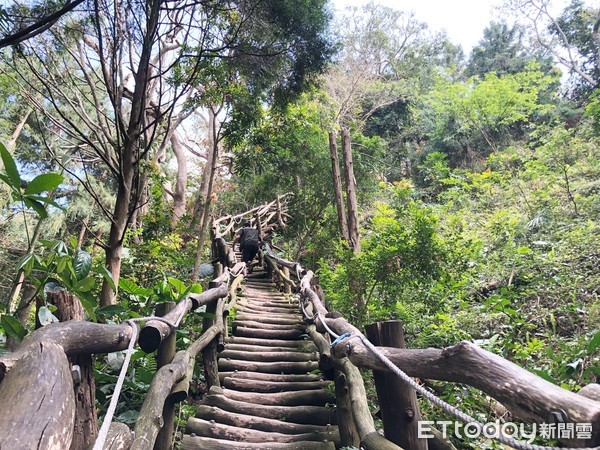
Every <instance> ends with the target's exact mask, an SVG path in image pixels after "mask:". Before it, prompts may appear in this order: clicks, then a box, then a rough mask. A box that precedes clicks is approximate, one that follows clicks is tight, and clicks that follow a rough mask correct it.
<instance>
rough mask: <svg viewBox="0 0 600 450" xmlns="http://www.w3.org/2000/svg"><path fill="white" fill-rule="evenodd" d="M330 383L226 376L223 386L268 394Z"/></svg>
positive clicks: (325, 385)
mask: <svg viewBox="0 0 600 450" xmlns="http://www.w3.org/2000/svg"><path fill="white" fill-rule="evenodd" d="M330 383H331V382H330V381H265V380H251V379H244V378H234V377H226V378H225V379H224V380H223V387H224V388H226V389H235V390H236V391H245V392H257V393H263V394H267V393H271V392H289V391H308V390H316V389H325V388H326V387H327V386H329V384H330Z"/></svg>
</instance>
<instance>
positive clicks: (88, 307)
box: [77, 291, 98, 320]
mask: <svg viewBox="0 0 600 450" xmlns="http://www.w3.org/2000/svg"><path fill="white" fill-rule="evenodd" d="M77 297H79V301H80V302H81V305H82V306H83V309H85V312H86V313H87V314H88V316H90V319H91V320H96V314H95V312H94V311H95V309H96V307H97V306H98V302H97V301H96V299H95V298H94V297H92V296H91V295H90V294H89V293H87V292H82V291H81V292H77Z"/></svg>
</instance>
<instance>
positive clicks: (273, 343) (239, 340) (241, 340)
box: [225, 336, 316, 348]
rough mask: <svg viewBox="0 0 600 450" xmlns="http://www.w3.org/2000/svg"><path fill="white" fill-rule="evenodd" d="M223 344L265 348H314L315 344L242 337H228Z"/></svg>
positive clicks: (309, 341)
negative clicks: (229, 343)
mask: <svg viewBox="0 0 600 450" xmlns="http://www.w3.org/2000/svg"><path fill="white" fill-rule="evenodd" d="M225 342H231V343H234V344H249V345H263V346H266V347H293V348H316V346H315V344H314V343H313V342H312V341H311V340H296V341H290V340H283V339H261V338H247V337H242V336H228V337H226V338H225Z"/></svg>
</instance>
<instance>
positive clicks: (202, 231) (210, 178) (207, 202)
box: [192, 108, 219, 283]
mask: <svg viewBox="0 0 600 450" xmlns="http://www.w3.org/2000/svg"><path fill="white" fill-rule="evenodd" d="M208 133H209V141H210V144H211V151H210V152H208V159H207V161H206V166H205V168H204V173H203V174H202V181H203V182H204V179H205V177H204V174H205V173H206V175H207V176H206V187H205V188H204V191H203V190H202V186H200V195H201V196H202V195H203V196H204V197H200V199H199V201H202V200H203V201H204V204H203V208H202V210H201V211H200V220H199V222H198V223H199V226H198V247H197V248H196V260H195V261H194V272H193V273H192V282H193V283H195V282H196V281H198V273H199V272H200V264H201V263H202V250H203V248H204V242H205V240H206V233H207V231H208V223H209V221H210V209H211V207H212V190H213V185H214V179H215V173H216V172H217V165H218V162H219V137H218V133H217V125H216V112H215V111H214V110H213V109H212V108H211V109H210V110H209V132H208ZM209 161H210V166H209V165H208V162H209ZM207 172H208V173H207Z"/></svg>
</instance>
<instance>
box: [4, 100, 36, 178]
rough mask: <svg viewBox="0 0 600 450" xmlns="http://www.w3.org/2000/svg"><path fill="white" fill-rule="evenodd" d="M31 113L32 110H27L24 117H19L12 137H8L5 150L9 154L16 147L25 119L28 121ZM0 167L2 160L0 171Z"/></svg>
mask: <svg viewBox="0 0 600 450" xmlns="http://www.w3.org/2000/svg"><path fill="white" fill-rule="evenodd" d="M32 111H33V110H31V109H28V110H27V111H26V112H25V115H24V116H23V117H21V120H20V121H19V123H18V124H17V126H16V127H15V129H14V131H13V133H12V135H11V136H10V139H9V140H8V142H6V149H7V150H8V151H9V152H10V151H12V150H14V149H15V147H16V145H17V139H19V136H20V135H21V132H22V131H23V128H24V127H25V124H26V123H27V119H29V116H30V114H31V112H32ZM2 166H3V164H2V160H0V169H2Z"/></svg>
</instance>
